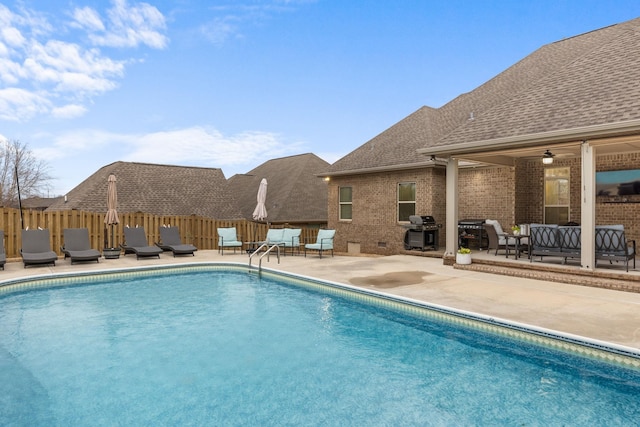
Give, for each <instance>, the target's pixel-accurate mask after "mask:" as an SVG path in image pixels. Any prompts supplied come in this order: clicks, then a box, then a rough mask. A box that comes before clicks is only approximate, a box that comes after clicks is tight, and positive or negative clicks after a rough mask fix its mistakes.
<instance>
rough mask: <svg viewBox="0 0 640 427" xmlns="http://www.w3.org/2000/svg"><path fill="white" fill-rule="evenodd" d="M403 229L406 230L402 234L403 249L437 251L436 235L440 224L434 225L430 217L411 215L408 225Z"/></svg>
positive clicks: (434, 221)
mask: <svg viewBox="0 0 640 427" xmlns="http://www.w3.org/2000/svg"><path fill="white" fill-rule="evenodd" d="M403 227H404V228H406V229H407V231H406V232H405V233H404V248H405V249H407V250H412V249H420V250H421V251H424V250H426V249H432V250H434V251H437V250H438V234H439V231H440V228H441V227H442V224H436V220H435V219H434V218H433V217H432V216H431V215H411V216H410V217H409V224H405V225H403Z"/></svg>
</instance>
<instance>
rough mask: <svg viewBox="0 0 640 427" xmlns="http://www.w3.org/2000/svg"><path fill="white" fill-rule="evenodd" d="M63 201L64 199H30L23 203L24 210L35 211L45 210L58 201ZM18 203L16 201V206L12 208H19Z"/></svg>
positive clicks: (24, 200)
mask: <svg viewBox="0 0 640 427" xmlns="http://www.w3.org/2000/svg"><path fill="white" fill-rule="evenodd" d="M59 200H62V197H38V196H36V197H28V198H26V199H23V200H22V201H21V204H22V208H23V209H33V210H42V211H43V210H45V209H46V208H48V207H49V206H51V205H52V204H54V203H56V202H57V201H59ZM18 205H19V203H18V201H16V203H15V205H14V206H12V207H15V208H16V209H17V208H18Z"/></svg>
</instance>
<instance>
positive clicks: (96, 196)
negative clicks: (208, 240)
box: [47, 162, 242, 219]
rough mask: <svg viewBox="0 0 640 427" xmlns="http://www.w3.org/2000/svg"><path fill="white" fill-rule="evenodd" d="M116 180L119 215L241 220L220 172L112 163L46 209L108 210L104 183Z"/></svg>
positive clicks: (198, 168) (134, 163)
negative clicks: (141, 214) (129, 213)
mask: <svg viewBox="0 0 640 427" xmlns="http://www.w3.org/2000/svg"><path fill="white" fill-rule="evenodd" d="M110 174H114V175H115V176H116V179H117V191H118V212H121V213H128V212H145V213H150V214H155V215H192V214H195V215H200V216H204V217H207V218H215V219H239V218H242V215H241V214H240V210H239V209H238V208H237V203H236V202H235V199H234V198H233V197H232V193H231V191H230V189H229V186H228V183H227V180H226V179H225V177H224V174H223V172H222V170H221V169H216V168H201V167H187V166H171V165H158V164H150V163H137V162H115V163H111V164H109V165H107V166H104V167H102V168H100V169H99V170H98V171H97V172H95V173H94V174H93V175H91V176H90V177H89V178H87V179H86V180H84V181H83V182H81V183H80V184H79V185H78V186H76V187H75V188H74V189H73V190H71V191H69V193H67V195H66V199H67V201H66V202H65V201H64V198H62V199H61V200H59V201H56V202H55V203H54V204H52V205H51V206H50V207H49V208H47V210H67V209H79V210H85V211H91V212H106V210H107V178H108V177H109V175H110Z"/></svg>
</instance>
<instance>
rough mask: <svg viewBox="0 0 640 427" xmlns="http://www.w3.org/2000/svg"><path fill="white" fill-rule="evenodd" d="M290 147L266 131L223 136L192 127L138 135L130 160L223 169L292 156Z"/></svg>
mask: <svg viewBox="0 0 640 427" xmlns="http://www.w3.org/2000/svg"><path fill="white" fill-rule="evenodd" d="M301 145H302V144H300V143H298V144H295V143H294V144H291V143H288V142H285V141H282V140H281V139H280V136H279V135H277V134H273V133H269V132H258V131H247V132H242V133H239V134H237V135H231V136H225V135H223V134H222V133H221V132H219V131H218V130H216V129H213V128H207V127H192V128H187V129H179V130H174V131H166V132H155V133H150V134H147V135H142V136H140V137H138V138H136V139H135V140H134V141H133V147H132V149H133V150H132V151H131V152H130V153H129V154H128V155H127V157H126V159H127V160H130V161H140V162H151V163H169V164H188V165H201V166H209V167H225V166H232V165H242V164H251V163H254V162H255V161H256V160H260V159H266V158H271V157H278V156H280V155H285V154H287V153H294V152H297V150H298V149H299V148H300V147H301Z"/></svg>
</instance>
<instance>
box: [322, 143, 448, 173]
mask: <svg viewBox="0 0 640 427" xmlns="http://www.w3.org/2000/svg"><path fill="white" fill-rule="evenodd" d="M420 150H422V148H421V149H420ZM435 165H436V162H434V161H433V160H427V161H424V162H418V163H403V164H400V165H387V166H376V167H373V168H361V169H350V170H343V171H337V172H325V173H321V174H316V176H317V177H320V178H324V177H330V176H344V175H362V174H367V173H377V172H394V171H398V170H408V169H419V168H424V167H433V166H435Z"/></svg>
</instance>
